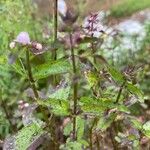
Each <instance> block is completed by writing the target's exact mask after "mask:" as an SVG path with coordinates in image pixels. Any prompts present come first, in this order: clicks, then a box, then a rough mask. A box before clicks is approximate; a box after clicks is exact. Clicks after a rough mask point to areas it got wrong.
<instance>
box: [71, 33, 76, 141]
mask: <svg viewBox="0 0 150 150" xmlns="http://www.w3.org/2000/svg"><path fill="white" fill-rule="evenodd" d="M69 37H70V49H71V59H72V67H73V74H74V78H73V102H74V105H73V106H74V107H73V139H74V140H76V113H77V96H78V83H77V81H76V79H75V78H76V74H77V69H76V61H75V55H74V48H73V41H72V33H70V34H69Z"/></svg>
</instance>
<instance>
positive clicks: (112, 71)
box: [107, 66, 125, 83]
mask: <svg viewBox="0 0 150 150" xmlns="http://www.w3.org/2000/svg"><path fill="white" fill-rule="evenodd" d="M107 68H108V72H109V73H110V75H111V76H112V78H113V80H115V81H117V82H119V83H122V82H124V80H125V79H124V76H123V75H122V74H121V72H119V71H118V70H116V69H115V68H113V67H110V66H109V67H107Z"/></svg>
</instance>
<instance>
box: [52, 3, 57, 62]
mask: <svg viewBox="0 0 150 150" xmlns="http://www.w3.org/2000/svg"><path fill="white" fill-rule="evenodd" d="M57 9H58V0H54V43H55V44H56V41H57V30H58V11H57ZM53 59H54V60H56V59H57V54H56V48H55V49H54V51H53Z"/></svg>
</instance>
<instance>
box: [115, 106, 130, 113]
mask: <svg viewBox="0 0 150 150" xmlns="http://www.w3.org/2000/svg"><path fill="white" fill-rule="evenodd" d="M117 109H118V110H119V111H120V112H124V113H128V114H129V113H130V110H129V108H128V107H126V106H124V105H118V106H117Z"/></svg>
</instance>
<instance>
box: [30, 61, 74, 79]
mask: <svg viewBox="0 0 150 150" xmlns="http://www.w3.org/2000/svg"><path fill="white" fill-rule="evenodd" d="M71 69H72V67H71V64H70V63H69V62H68V61H67V60H63V59H60V60H57V61H54V62H49V63H45V64H42V65H39V66H36V67H35V68H34V69H33V74H34V77H35V79H42V78H46V77H48V76H50V75H55V74H62V73H67V72H69V71H70V70H71Z"/></svg>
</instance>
